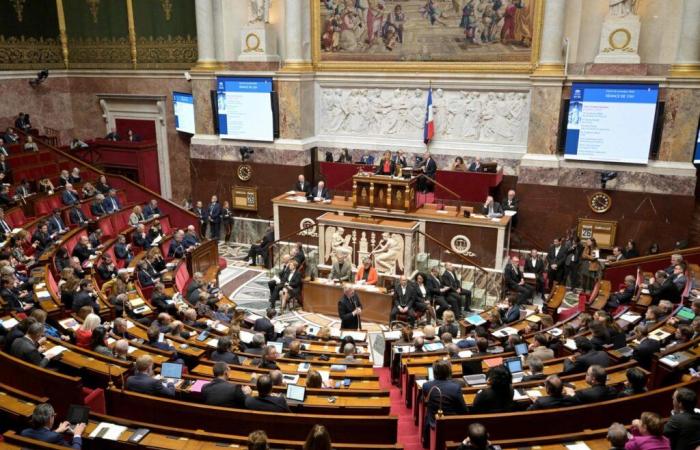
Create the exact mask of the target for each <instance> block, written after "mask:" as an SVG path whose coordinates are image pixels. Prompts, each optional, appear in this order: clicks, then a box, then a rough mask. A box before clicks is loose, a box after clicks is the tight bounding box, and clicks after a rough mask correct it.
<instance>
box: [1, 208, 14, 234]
mask: <svg viewBox="0 0 700 450" xmlns="http://www.w3.org/2000/svg"><path fill="white" fill-rule="evenodd" d="M11 232H12V227H11V226H10V224H9V223H7V221H6V220H5V211H3V210H2V209H0V240H2V241H4V240H5V239H7V238H8V237H9V235H10V233H11Z"/></svg>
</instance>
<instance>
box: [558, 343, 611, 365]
mask: <svg viewBox="0 0 700 450" xmlns="http://www.w3.org/2000/svg"><path fill="white" fill-rule="evenodd" d="M575 343H576V351H577V355H576V356H574V357H572V358H569V359H565V360H564V371H563V372H562V373H563V374H564V375H569V374H572V373H581V372H585V371H587V370H588V368H589V367H590V366H593V365H597V366H601V367H608V366H609V365H610V358H609V357H608V354H607V353H605V352H604V351H602V350H593V344H591V341H589V340H588V338H586V337H584V336H579V337H577V338H576V339H575Z"/></svg>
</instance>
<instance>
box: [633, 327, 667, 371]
mask: <svg viewBox="0 0 700 450" xmlns="http://www.w3.org/2000/svg"><path fill="white" fill-rule="evenodd" d="M634 337H635V339H636V340H637V341H638V342H639V344H637V346H636V347H634V350H633V351H632V358H634V359H636V360H637V362H638V363H639V365H640V366H641V367H643V368H644V369H647V370H649V369H650V368H651V361H652V359H653V357H654V353H656V352H658V351H660V350H661V343H660V342H659V341H657V340H656V339H651V338H650V337H649V331H648V327H647V326H646V325H637V326H636V327H634Z"/></svg>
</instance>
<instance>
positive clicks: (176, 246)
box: [168, 230, 187, 259]
mask: <svg viewBox="0 0 700 450" xmlns="http://www.w3.org/2000/svg"><path fill="white" fill-rule="evenodd" d="M184 239H185V233H184V232H183V231H182V230H178V231H177V232H175V236H174V237H173V240H172V241H170V246H169V247H168V258H177V259H180V258H184V257H185V254H186V253H187V247H186V246H185V242H184Z"/></svg>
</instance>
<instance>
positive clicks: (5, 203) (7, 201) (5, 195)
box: [0, 179, 17, 208]
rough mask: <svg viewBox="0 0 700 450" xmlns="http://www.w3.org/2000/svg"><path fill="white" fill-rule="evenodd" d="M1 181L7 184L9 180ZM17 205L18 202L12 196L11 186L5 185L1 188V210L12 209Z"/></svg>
mask: <svg viewBox="0 0 700 450" xmlns="http://www.w3.org/2000/svg"><path fill="white" fill-rule="evenodd" d="M0 181H2V182H5V183H7V180H2V179H0ZM16 205H17V202H16V201H14V199H13V198H12V197H11V196H10V186H8V185H6V184H4V185H3V186H2V188H0V208H10V207H12V206H16Z"/></svg>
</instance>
